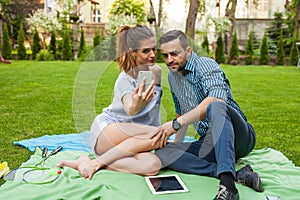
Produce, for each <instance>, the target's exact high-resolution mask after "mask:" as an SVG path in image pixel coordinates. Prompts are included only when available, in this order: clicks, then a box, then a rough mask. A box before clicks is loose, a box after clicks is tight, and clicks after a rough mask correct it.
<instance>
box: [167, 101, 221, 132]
mask: <svg viewBox="0 0 300 200" xmlns="http://www.w3.org/2000/svg"><path fill="white" fill-rule="evenodd" d="M215 101H224V100H223V99H220V98H215V97H206V98H205V99H203V101H202V102H201V103H200V104H199V105H198V106H197V107H195V108H194V109H193V110H191V111H189V112H187V113H185V114H184V115H181V116H180V117H178V118H177V121H178V122H179V123H180V124H181V126H186V125H190V124H192V123H194V122H197V121H200V120H203V119H205V118H206V108H207V106H208V105H209V104H211V103H213V102H215ZM173 130H174V129H173Z"/></svg>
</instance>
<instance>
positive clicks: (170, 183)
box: [145, 174, 189, 194]
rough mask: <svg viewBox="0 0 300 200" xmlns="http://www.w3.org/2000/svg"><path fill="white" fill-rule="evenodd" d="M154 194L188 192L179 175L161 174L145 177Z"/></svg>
mask: <svg viewBox="0 0 300 200" xmlns="http://www.w3.org/2000/svg"><path fill="white" fill-rule="evenodd" d="M145 178H146V181H147V184H148V186H149V188H150V190H151V192H152V193H153V194H164V193H176V192H188V191H189V190H188V189H187V187H186V186H185V185H184V183H183V182H182V180H181V179H180V178H179V176H178V175H176V174H175V175H160V176H148V177H145Z"/></svg>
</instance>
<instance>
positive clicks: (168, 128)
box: [152, 121, 176, 148]
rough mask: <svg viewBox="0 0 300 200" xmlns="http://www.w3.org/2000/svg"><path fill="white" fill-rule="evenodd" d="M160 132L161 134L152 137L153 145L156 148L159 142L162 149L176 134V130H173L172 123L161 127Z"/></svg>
mask: <svg viewBox="0 0 300 200" xmlns="http://www.w3.org/2000/svg"><path fill="white" fill-rule="evenodd" d="M159 130H160V131H159V133H158V134H156V135H155V136H154V137H152V139H154V141H153V143H152V145H153V146H155V145H156V144H157V142H159V147H160V148H162V147H164V146H165V145H166V144H167V141H168V138H169V137H170V136H171V135H173V134H174V133H176V130H175V129H173V126H172V121H169V122H166V123H164V124H163V125H161V126H160V128H159Z"/></svg>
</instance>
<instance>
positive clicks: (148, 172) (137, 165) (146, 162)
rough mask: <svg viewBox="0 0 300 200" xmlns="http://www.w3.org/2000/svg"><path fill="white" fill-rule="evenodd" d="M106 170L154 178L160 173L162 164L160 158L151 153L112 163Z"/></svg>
mask: <svg viewBox="0 0 300 200" xmlns="http://www.w3.org/2000/svg"><path fill="white" fill-rule="evenodd" d="M106 169H109V170H112V171H117V172H125V173H132V174H139V175H141V176H153V175H156V174H158V173H159V170H160V169H161V162H160V160H159V158H158V157H157V156H156V155H155V154H153V153H151V152H144V153H138V154H136V155H135V156H132V157H126V158H121V159H119V160H116V161H115V162H113V163H111V164H110V165H108V166H107V167H106Z"/></svg>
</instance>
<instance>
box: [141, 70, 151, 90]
mask: <svg viewBox="0 0 300 200" xmlns="http://www.w3.org/2000/svg"><path fill="white" fill-rule="evenodd" d="M144 77H146V80H145V90H146V89H147V88H148V87H149V86H150V84H151V82H152V71H139V74H138V85H141V84H142V80H143V78H144Z"/></svg>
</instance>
